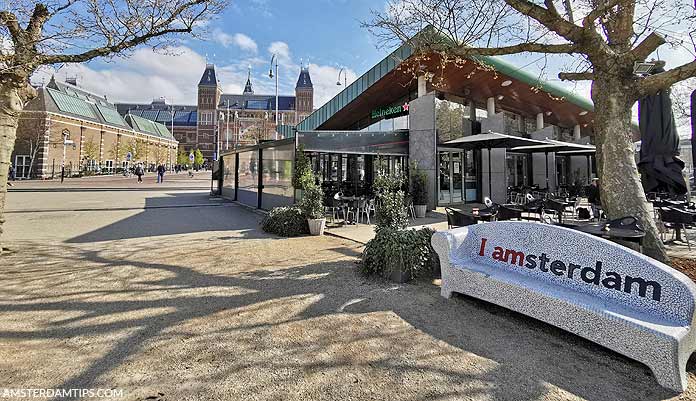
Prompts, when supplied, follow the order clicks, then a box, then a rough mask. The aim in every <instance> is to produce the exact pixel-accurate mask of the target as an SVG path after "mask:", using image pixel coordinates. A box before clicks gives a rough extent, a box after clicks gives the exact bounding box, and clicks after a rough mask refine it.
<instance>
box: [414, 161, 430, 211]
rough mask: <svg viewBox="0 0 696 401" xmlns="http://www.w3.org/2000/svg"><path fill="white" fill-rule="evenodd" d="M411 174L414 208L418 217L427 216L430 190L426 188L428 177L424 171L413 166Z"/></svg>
mask: <svg viewBox="0 0 696 401" xmlns="http://www.w3.org/2000/svg"><path fill="white" fill-rule="evenodd" d="M412 171H413V174H412V175H411V196H412V197H413V208H414V209H415V211H416V217H425V212H426V210H427V209H428V190H427V188H426V186H427V183H428V178H427V177H426V176H425V173H424V172H423V171H420V170H418V169H417V168H413V170H412Z"/></svg>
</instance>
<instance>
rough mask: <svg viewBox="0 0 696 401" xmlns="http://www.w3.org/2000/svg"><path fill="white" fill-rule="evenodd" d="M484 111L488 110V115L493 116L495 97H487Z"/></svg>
mask: <svg viewBox="0 0 696 401" xmlns="http://www.w3.org/2000/svg"><path fill="white" fill-rule="evenodd" d="M486 111H487V112H488V117H493V116H494V115H495V98H494V97H489V98H488V100H487V101H486Z"/></svg>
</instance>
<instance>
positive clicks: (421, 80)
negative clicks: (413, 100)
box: [418, 75, 428, 97]
mask: <svg viewBox="0 0 696 401" xmlns="http://www.w3.org/2000/svg"><path fill="white" fill-rule="evenodd" d="M426 83H427V82H426V80H425V75H420V76H419V77H418V97H421V96H425V95H426V94H427V93H428V92H427V86H426Z"/></svg>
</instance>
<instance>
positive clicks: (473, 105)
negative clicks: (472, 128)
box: [469, 100, 476, 121]
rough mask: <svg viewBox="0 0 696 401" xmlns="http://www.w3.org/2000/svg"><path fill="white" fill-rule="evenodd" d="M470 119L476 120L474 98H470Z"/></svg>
mask: <svg viewBox="0 0 696 401" xmlns="http://www.w3.org/2000/svg"><path fill="white" fill-rule="evenodd" d="M469 120H471V121H476V103H474V101H473V100H469Z"/></svg>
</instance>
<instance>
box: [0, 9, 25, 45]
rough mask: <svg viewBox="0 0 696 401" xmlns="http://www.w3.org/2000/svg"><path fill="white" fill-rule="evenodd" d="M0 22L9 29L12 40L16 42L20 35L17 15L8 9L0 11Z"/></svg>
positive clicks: (20, 30) (20, 29)
mask: <svg viewBox="0 0 696 401" xmlns="http://www.w3.org/2000/svg"><path fill="white" fill-rule="evenodd" d="M0 24H3V25H5V26H6V27H7V30H8V31H10V35H11V36H12V40H13V41H14V42H17V41H18V40H19V39H20V38H21V37H22V28H21V27H20V26H19V21H17V16H16V15H14V14H12V13H11V12H9V11H0Z"/></svg>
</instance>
